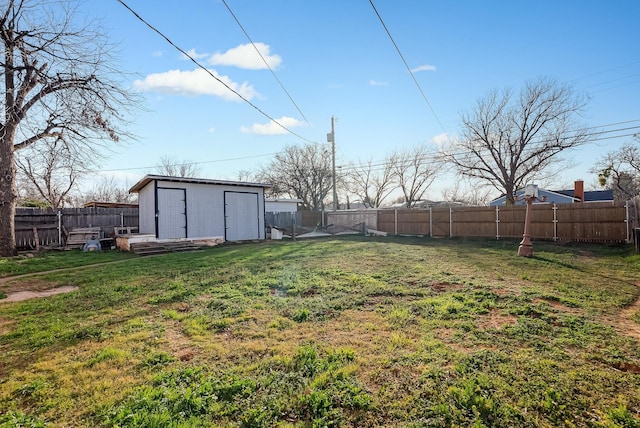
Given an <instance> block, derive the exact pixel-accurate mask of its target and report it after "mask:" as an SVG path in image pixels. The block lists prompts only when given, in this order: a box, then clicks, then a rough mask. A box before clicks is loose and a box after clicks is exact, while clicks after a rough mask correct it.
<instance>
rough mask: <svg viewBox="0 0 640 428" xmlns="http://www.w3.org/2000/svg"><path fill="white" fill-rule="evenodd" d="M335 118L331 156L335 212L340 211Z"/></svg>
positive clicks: (332, 127)
mask: <svg viewBox="0 0 640 428" xmlns="http://www.w3.org/2000/svg"><path fill="white" fill-rule="evenodd" d="M333 122H334V117H333V116H331V156H332V162H333V210H334V211H337V210H338V190H337V189H336V133H335V129H334V126H333Z"/></svg>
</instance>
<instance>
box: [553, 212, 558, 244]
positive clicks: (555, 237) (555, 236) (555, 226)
mask: <svg viewBox="0 0 640 428" xmlns="http://www.w3.org/2000/svg"><path fill="white" fill-rule="evenodd" d="M557 240H558V206H557V205H556V203H555V202H554V203H553V241H554V242H555V241H557Z"/></svg>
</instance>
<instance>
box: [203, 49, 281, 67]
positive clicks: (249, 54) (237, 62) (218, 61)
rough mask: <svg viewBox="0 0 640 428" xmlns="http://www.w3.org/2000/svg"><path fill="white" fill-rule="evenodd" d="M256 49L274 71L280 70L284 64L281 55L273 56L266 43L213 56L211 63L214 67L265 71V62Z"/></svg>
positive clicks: (210, 59)
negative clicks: (223, 66) (222, 66)
mask: <svg viewBox="0 0 640 428" xmlns="http://www.w3.org/2000/svg"><path fill="white" fill-rule="evenodd" d="M256 48H257V49H258V51H260V55H262V58H264V60H266V62H267V63H268V64H269V67H271V68H272V69H276V68H278V66H279V65H280V64H281V63H282V57H280V56H279V55H271V54H270V53H271V47H270V46H269V45H265V44H264V43H256V44H255V47H253V45H252V44H250V43H249V44H245V45H240V46H237V47H235V48H231V49H229V50H228V51H226V52H225V53H216V54H213V55H211V57H210V58H209V63H210V64H212V65H231V66H235V67H238V68H244V69H248V70H262V69H265V68H267V66H266V65H265V61H263V59H262V58H260V55H258V52H256Z"/></svg>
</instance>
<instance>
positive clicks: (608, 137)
mask: <svg viewBox="0 0 640 428" xmlns="http://www.w3.org/2000/svg"><path fill="white" fill-rule="evenodd" d="M637 122H640V119H635V120H627V121H624V122H616V123H610V124H607V125H601V126H594V127H590V128H587V129H590V130H598V131H595V132H592V133H590V134H589V135H590V136H595V135H601V137H599V138H596V139H593V140H591V142H596V141H604V140H611V139H614V138H625V137H633V136H634V135H638V133H640V125H638V126H630V127H623V128H616V129H611V130H607V131H601V130H600V129H602V128H605V127H611V126H620V125H627V124H629V123H637ZM630 130H637V132H630V133H626V134H621V135H613V136H603V134H610V133H614V132H622V131H630ZM536 143H539V144H543V143H544V141H538V142H536ZM276 154H277V153H265V154H262V155H252V156H240V157H235V158H227V159H216V160H207V161H199V162H177V163H175V164H174V165H173V166H178V165H202V164H209V163H219V162H231V161H236V160H244V159H254V158H261V157H267V156H274V155H276ZM462 154H465V153H463V152H458V153H454V155H462ZM427 159H428V158H424V159H423V160H427ZM387 164H388V162H386V161H376V162H375V163H372V164H371V165H370V166H372V167H381V168H375V169H373V170H372V171H378V170H382V167H384V166H386V165H387ZM156 166H157V165H151V166H138V167H131V168H117V169H105V170H100V171H99V172H117V171H136V170H141V169H151V168H155V167H156ZM337 167H338V168H342V166H337Z"/></svg>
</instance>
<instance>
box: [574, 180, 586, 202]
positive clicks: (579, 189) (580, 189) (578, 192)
mask: <svg viewBox="0 0 640 428" xmlns="http://www.w3.org/2000/svg"><path fill="white" fill-rule="evenodd" d="M573 197H574V198H578V199H579V200H578V201H577V202H584V181H582V180H576V181H575V182H574V183H573Z"/></svg>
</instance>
